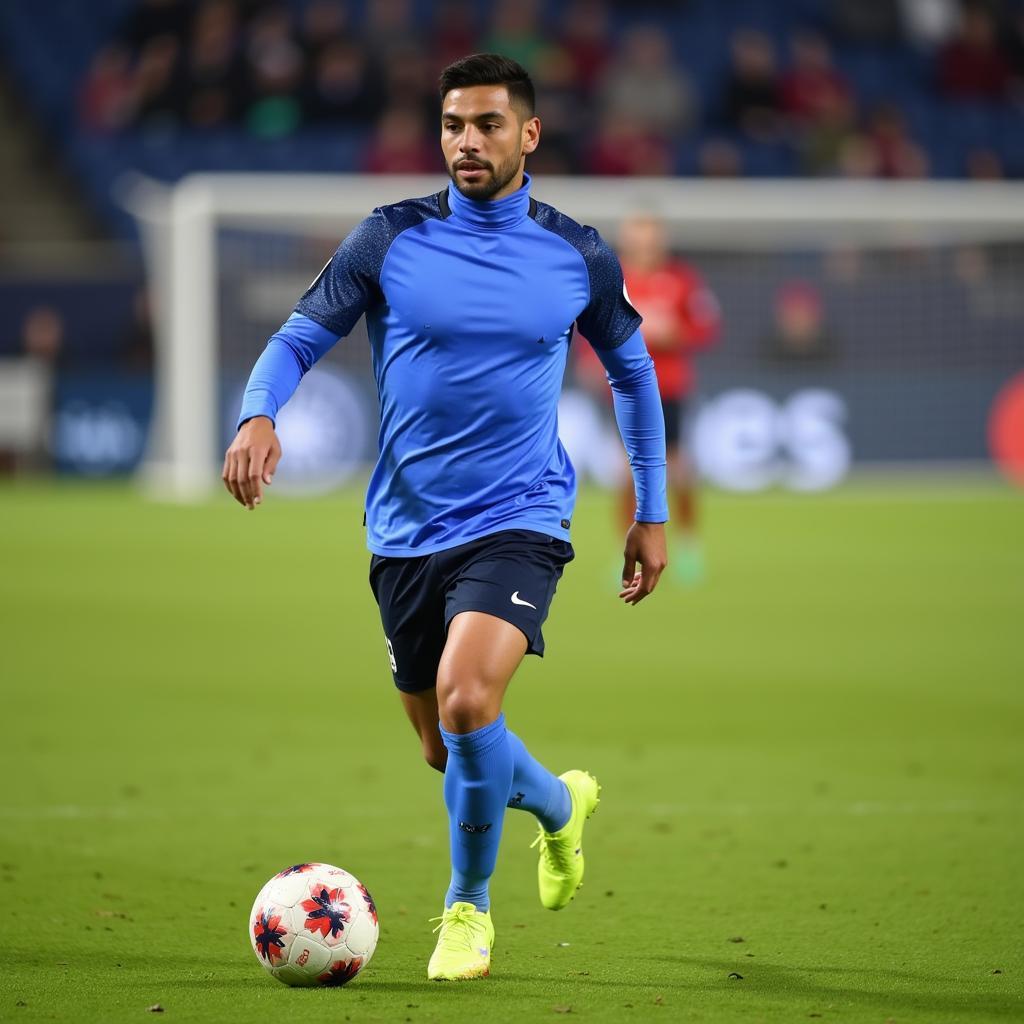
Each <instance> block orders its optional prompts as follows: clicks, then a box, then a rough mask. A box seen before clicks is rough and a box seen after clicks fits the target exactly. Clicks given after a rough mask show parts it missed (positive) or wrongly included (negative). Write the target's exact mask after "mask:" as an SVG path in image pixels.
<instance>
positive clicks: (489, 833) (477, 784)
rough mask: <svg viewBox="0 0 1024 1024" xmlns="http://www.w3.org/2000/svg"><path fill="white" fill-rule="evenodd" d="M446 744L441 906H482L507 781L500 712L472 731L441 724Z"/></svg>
mask: <svg viewBox="0 0 1024 1024" xmlns="http://www.w3.org/2000/svg"><path fill="white" fill-rule="evenodd" d="M441 737H442V739H443V740H444V745H445V746H446V747H447V748H448V766H447V768H446V769H445V773H444V802H445V806H447V808H448V819H449V835H450V839H451V853H452V881H451V885H450V886H449V887H448V894H447V895H446V896H445V901H444V905H445V906H446V907H450V906H451V905H452V904H453V903H457V902H464V903H472V904H473V905H474V906H475V907H476V908H477V910H487V908H488V907H489V906H490V895H489V893H488V891H487V884H488V882H489V881H490V878H491V875H493V874H494V865H495V862H496V861H497V859H498V843H499V842H500V841H501V826H502V825H503V824H504V820H505V804H506V802H507V801H508V794H509V789H510V787H511V785H512V751H511V749H510V747H509V742H508V732H507V731H506V729H505V716H504V715H499V716H498V717H497V719H496V720H495V721H493V722H491V724H490V725H485V726H484V727H483V728H482V729H477V730H476V731H475V732H467V733H454V732H446V731H445V730H444V729H441Z"/></svg>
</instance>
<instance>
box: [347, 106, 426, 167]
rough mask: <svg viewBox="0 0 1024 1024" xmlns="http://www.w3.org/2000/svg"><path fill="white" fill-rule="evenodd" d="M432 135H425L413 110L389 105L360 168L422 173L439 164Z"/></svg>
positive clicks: (421, 122)
mask: <svg viewBox="0 0 1024 1024" xmlns="http://www.w3.org/2000/svg"><path fill="white" fill-rule="evenodd" d="M440 160H441V157H440V153H439V150H438V144H437V142H436V140H435V139H433V138H432V137H430V136H428V135H427V134H426V132H425V130H424V127H423V121H422V119H421V118H420V116H419V113H418V112H417V111H416V110H413V109H410V108H409V107H392V108H390V109H389V110H386V111H385V112H384V114H383V116H382V117H381V119H380V121H379V122H378V124H377V128H376V130H375V132H374V135H373V138H372V139H371V140H370V144H369V145H368V146H367V149H366V156H365V160H364V164H363V170H364V171H366V172H367V173H369V174H425V173H427V172H428V171H436V170H437V169H438V167H439V166H440Z"/></svg>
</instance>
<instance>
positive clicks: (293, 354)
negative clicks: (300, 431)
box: [238, 313, 338, 426]
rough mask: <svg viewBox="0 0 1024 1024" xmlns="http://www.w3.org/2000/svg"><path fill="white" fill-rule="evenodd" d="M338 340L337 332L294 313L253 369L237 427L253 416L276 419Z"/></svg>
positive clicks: (272, 338)
mask: <svg viewBox="0 0 1024 1024" xmlns="http://www.w3.org/2000/svg"><path fill="white" fill-rule="evenodd" d="M337 340H338V335H336V334H335V333H334V332H333V331H330V330H328V329H327V328H326V327H322V326H321V325H320V324H318V323H317V322H316V321H315V320H310V319H309V317H306V316H303V315H302V314H301V313H292V315H291V316H290V317H289V318H288V319H287V320H286V321H285V322H284V324H282V325H281V329H280V330H279V331H278V332H277V333H276V334H274V335H273V336H272V337H271V338H270V340H269V341H268V342H267V347H266V348H265V349H264V350H263V354H262V355H261V356H260V357H259V359H257V360H256V365H255V366H254V367H253V368H252V373H251V374H250V375H249V383H248V385H246V388H245V396H244V397H243V399H242V411H241V412H240V413H239V416H238V426H241V425H242V424H243V423H244V422H245V421H246V420H251V419H252V418H253V417H254V416H267V417H269V418H270V419H271V420H274V421H275V422H276V420H277V413H278V410H279V409H280V408H281V406H282V405H284V403H285V402H287V401H288V399H289V398H291V396H292V395H293V394H294V393H295V389H296V388H297V387H298V386H299V381H300V380H302V378H303V375H304V374H305V373H306V372H307V371H308V370H309V368H310V367H311V366H312V365H313V364H314V363H315V362H316V361H317V360H318V359H319V358H320V357H321V356H322V355H324V354H325V353H326V352H328V351H329V350H330V349H331V348H332V347H333V346H334V344H335V343H336V342H337Z"/></svg>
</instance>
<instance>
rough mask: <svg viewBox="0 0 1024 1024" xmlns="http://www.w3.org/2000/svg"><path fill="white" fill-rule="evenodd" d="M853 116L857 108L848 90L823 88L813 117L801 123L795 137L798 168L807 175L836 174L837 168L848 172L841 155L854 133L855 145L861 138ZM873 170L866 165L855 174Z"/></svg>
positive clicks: (868, 173)
mask: <svg viewBox="0 0 1024 1024" xmlns="http://www.w3.org/2000/svg"><path fill="white" fill-rule="evenodd" d="M856 120H857V118H856V109H855V108H854V105H853V99H852V97H851V96H850V95H849V94H848V93H846V92H843V91H828V92H826V93H825V94H824V95H823V96H822V97H821V99H820V100H819V102H818V104H817V109H816V111H815V116H814V118H813V120H811V121H809V122H807V123H806V124H805V125H804V127H803V130H802V131H801V132H800V133H799V135H798V137H797V147H798V151H799V154H800V167H801V170H802V171H803V172H804V173H805V174H809V175H822V174H835V173H836V172H837V171H840V170H842V171H843V172H844V173H848V172H847V169H846V168H845V167H844V165H843V155H844V153H846V152H848V151H849V150H850V148H851V140H853V139H854V137H855V136H856V140H855V141H854V142H853V145H854V146H858V145H860V144H861V142H862V141H863V140H862V137H861V136H858V135H857V132H856ZM865 144H866V143H865ZM866 145H868V144H866ZM862 148H863V147H862ZM872 173H873V172H872V171H871V170H867V169H866V170H865V171H864V172H863V174H858V175H856V176H865V177H869V176H871V174H872Z"/></svg>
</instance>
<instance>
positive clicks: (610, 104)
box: [599, 25, 694, 173]
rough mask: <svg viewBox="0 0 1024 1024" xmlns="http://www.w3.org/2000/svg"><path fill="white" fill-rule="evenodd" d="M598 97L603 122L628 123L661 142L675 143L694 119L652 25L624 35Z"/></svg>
mask: <svg viewBox="0 0 1024 1024" xmlns="http://www.w3.org/2000/svg"><path fill="white" fill-rule="evenodd" d="M599 92H600V98H601V105H602V109H603V111H604V113H605V114H606V115H607V116H608V117H610V118H628V119H630V120H632V121H633V123H634V125H635V127H636V128H637V129H638V130H640V131H643V132H647V133H650V134H653V135H656V136H659V137H660V138H661V139H663V140H665V141H667V140H669V139H674V138H677V137H678V135H679V134H680V133H681V132H682V131H683V130H684V129H686V128H687V127H689V125H690V124H691V123H692V121H693V118H694V109H693V94H692V91H691V89H690V84H689V81H688V80H687V78H686V77H685V76H684V74H683V72H682V71H681V70H680V69H679V67H678V66H677V65H676V64H675V63H674V62H673V59H672V52H671V50H670V49H669V45H668V40H667V38H666V37H665V34H664V33H663V32H662V31H660V30H659V29H658V28H655V27H654V26H653V25H641V26H638V27H636V28H633V29H630V30H629V31H628V32H627V33H626V35H625V37H624V38H623V41H622V49H621V52H620V53H619V55H618V57H617V58H616V59H615V61H614V62H613V63H612V64H611V65H610V66H609V67H608V69H607V70H606V71H605V74H604V76H603V77H602V80H601V84H600V87H599ZM658 173H660V172H658Z"/></svg>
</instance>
